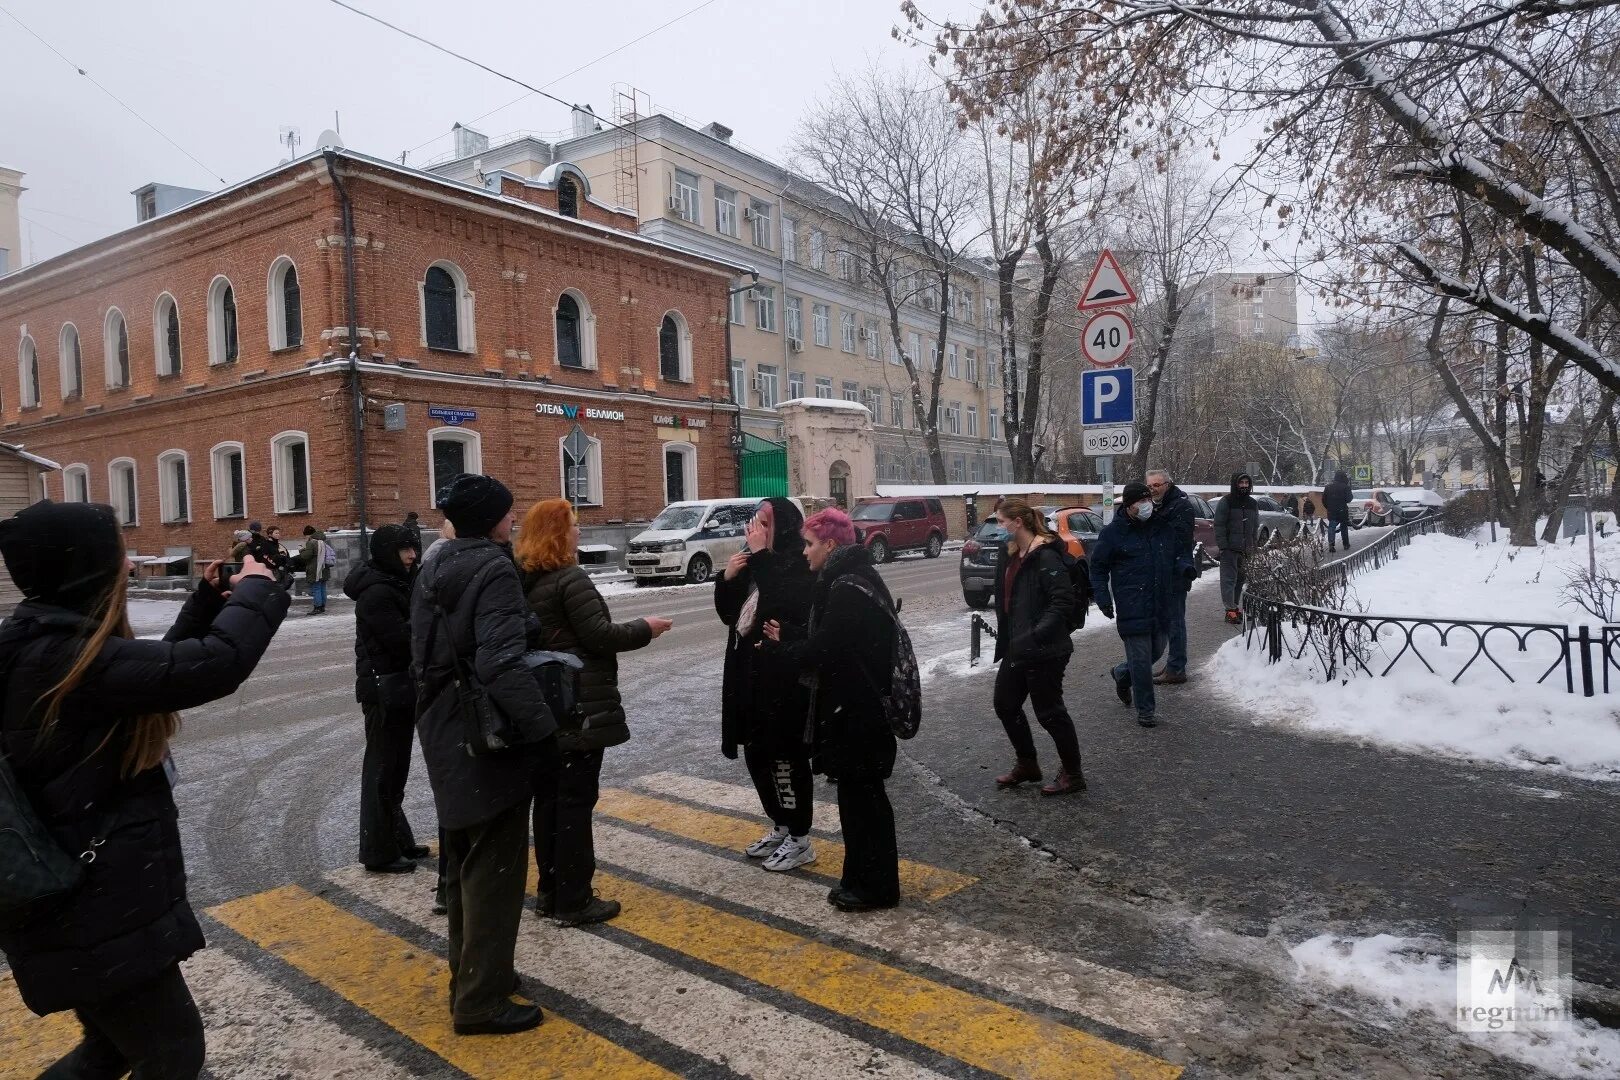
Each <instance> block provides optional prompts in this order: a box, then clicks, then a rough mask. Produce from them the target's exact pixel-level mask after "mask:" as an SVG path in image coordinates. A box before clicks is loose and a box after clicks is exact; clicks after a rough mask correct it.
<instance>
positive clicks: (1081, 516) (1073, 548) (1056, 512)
mask: <svg viewBox="0 0 1620 1080" xmlns="http://www.w3.org/2000/svg"><path fill="white" fill-rule="evenodd" d="M1039 509H1040V511H1041V513H1043V514H1045V515H1046V524H1047V527H1048V528H1050V529H1051V530H1052V531H1053V532H1055V533H1057V534H1058V539H1060V540H1062V541H1063V546H1064V547H1066V548H1068V549H1069V554H1070V555H1073V556H1074V557H1075V558H1077V559H1084V558H1085V557H1086V545H1087V544H1089V543H1091V542H1092V541H1094V540H1096V539H1097V534H1098V533H1100V532H1102V528H1103V519H1102V515H1101V513H1099V512H1098V510H1097V509H1096V508H1094V507H1090V506H1066V507H1063V508H1062V509H1055V508H1053V507H1050V506H1042V507H1040V508H1039Z"/></svg>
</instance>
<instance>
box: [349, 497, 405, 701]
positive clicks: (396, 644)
mask: <svg viewBox="0 0 1620 1080" xmlns="http://www.w3.org/2000/svg"><path fill="white" fill-rule="evenodd" d="M409 546H411V539H410V533H409V531H408V530H407V529H406V528H405V526H403V525H384V526H382V527H381V528H379V529H378V530H377V531H376V532H374V533H372V534H371V559H370V561H368V562H363V563H361V564H360V565H359V566H356V567H355V568H354V569H353V570H350V571H349V576H348V577H347V578H345V579H344V580H343V595H345V596H347V597H348V598H349V599H350V600H353V601H354V628H355V630H354V699H355V700H356V701H358V702H360V703H361V704H363V705H372V704H376V703H377V701H378V695H377V677H378V676H388V675H405V674H408V673H409V671H410V669H411V583H412V581H413V580H414V575H413V573H412V572H411V571H410V570H407V569H405V564H404V563H403V562H402V561H401V560H400V557H399V549H400V548H402V547H409Z"/></svg>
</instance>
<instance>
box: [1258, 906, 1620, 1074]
mask: <svg viewBox="0 0 1620 1080" xmlns="http://www.w3.org/2000/svg"><path fill="white" fill-rule="evenodd" d="M1289 952H1290V954H1291V955H1292V956H1293V958H1294V961H1295V962H1296V963H1297V964H1298V965H1299V976H1300V977H1301V978H1302V979H1304V980H1306V981H1307V982H1312V983H1316V984H1318V985H1321V986H1325V987H1328V988H1331V989H1335V990H1339V989H1349V990H1354V991H1356V992H1357V993H1360V994H1363V995H1365V996H1367V997H1371V998H1373V999H1374V1000H1376V1001H1379V1002H1381V1003H1382V1004H1383V1005H1385V1006H1386V1007H1387V1008H1389V1009H1391V1010H1393V1011H1396V1012H1399V1013H1404V1014H1413V1013H1427V1014H1430V1015H1432V1016H1434V1017H1437V1018H1438V1019H1439V1020H1441V1021H1442V1022H1444V1023H1446V1024H1448V1025H1449V1024H1451V1023H1452V1022H1453V1021H1454V1019H1455V1018H1456V1015H1457V1005H1458V994H1457V967H1456V962H1455V960H1453V959H1452V958H1451V957H1450V956H1449V955H1448V950H1446V949H1445V947H1444V946H1442V945H1440V944H1439V943H1438V942H1434V941H1426V940H1424V939H1422V938H1403V937H1394V936H1392V935H1390V934H1377V935H1374V936H1373V937H1369V938H1350V939H1347V938H1339V937H1335V936H1334V935H1331V934H1322V935H1319V936H1317V937H1314V938H1311V939H1310V940H1309V941H1304V942H1301V943H1300V944H1298V945H1296V946H1294V947H1293V948H1292V949H1291V950H1289ZM1457 1037H1458V1038H1460V1039H1467V1040H1469V1041H1471V1042H1473V1043H1475V1044H1477V1045H1479V1046H1481V1047H1483V1048H1485V1049H1486V1050H1488V1051H1490V1052H1491V1053H1493V1054H1496V1055H1497V1056H1499V1057H1506V1058H1512V1059H1514V1060H1516V1061H1520V1062H1523V1063H1525V1064H1527V1065H1530V1066H1532V1067H1534V1068H1537V1069H1541V1070H1544V1071H1546V1072H1548V1073H1551V1074H1552V1075H1554V1076H1564V1077H1579V1078H1597V1077H1609V1076H1620V1031H1614V1030H1611V1029H1609V1028H1604V1027H1600V1026H1598V1025H1597V1024H1596V1023H1595V1022H1593V1021H1591V1020H1585V1019H1579V1018H1576V1019H1573V1020H1572V1021H1571V1022H1570V1024H1569V1026H1568V1027H1565V1028H1551V1029H1546V1030H1539V1031H1495V1032H1459V1033H1458V1036H1457Z"/></svg>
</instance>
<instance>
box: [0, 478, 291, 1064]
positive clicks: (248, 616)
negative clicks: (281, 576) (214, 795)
mask: <svg viewBox="0 0 1620 1080" xmlns="http://www.w3.org/2000/svg"><path fill="white" fill-rule="evenodd" d="M0 554H3V555H4V557H5V561H6V568H7V570H9V571H10V573H11V577H12V580H13V581H15V582H16V583H17V586H18V587H19V588H20V589H21V590H22V592H23V595H24V596H25V597H26V598H27V599H25V600H24V601H23V602H22V603H21V604H19V605H18V606H17V609H16V610H15V611H14V612H13V613H12V615H11V617H10V618H8V619H7V620H6V621H5V623H4V625H3V626H0V670H3V672H4V678H5V695H4V702H3V709H4V712H3V714H0V752H3V753H4V755H5V757H6V758H7V760H8V761H9V763H10V765H11V768H12V770H13V771H14V772H15V774H16V778H17V782H18V785H19V786H20V788H21V790H22V793H23V795H24V796H25V797H26V798H27V800H28V801H29V803H30V804H31V805H32V806H33V808H34V810H35V812H36V813H37V814H38V815H39V817H40V818H41V820H42V821H43V822H44V824H45V826H46V828H47V829H49V831H50V833H51V835H52V836H53V837H54V838H55V840H56V842H57V843H59V844H60V845H61V846H62V847H63V849H64V850H66V851H68V852H70V853H75V854H77V853H79V852H86V853H93V858H92V857H88V856H87V857H85V858H84V861H85V863H86V864H87V865H86V871H87V873H86V877H85V880H84V881H83V883H82V884H81V885H80V886H79V887H78V888H77V889H76V890H75V891H73V892H72V893H71V894H69V895H68V896H67V897H66V898H65V899H63V900H61V901H60V902H59V903H58V905H57V906H56V907H55V908H54V909H53V910H52V911H51V912H50V913H49V914H46V915H41V916H39V917H36V918H34V919H32V920H30V921H28V922H26V923H25V924H24V925H23V926H21V927H19V928H12V929H8V930H6V931H5V932H3V933H0V950H3V951H4V952H5V956H6V960H7V962H8V963H10V965H11V971H12V974H13V976H14V977H15V978H16V980H17V989H18V991H19V992H20V993H21V994H22V998H23V1001H24V1002H25V1003H26V1004H27V1005H28V1007H29V1008H30V1009H32V1010H33V1011H34V1012H36V1013H39V1014H40V1015H44V1014H46V1013H52V1012H58V1011H61V1010H63V1009H73V1010H74V1012H75V1013H76V1014H77V1015H78V1018H79V1022H80V1024H82V1025H83V1027H84V1040H83V1041H82V1042H81V1043H80V1044H79V1045H78V1046H77V1047H75V1048H74V1049H73V1050H72V1051H70V1052H69V1053H68V1055H67V1056H66V1057H64V1058H63V1059H62V1060H61V1061H59V1062H57V1063H56V1064H55V1065H54V1066H52V1067H51V1068H50V1069H49V1070H47V1071H46V1073H45V1074H44V1075H45V1076H47V1077H51V1078H53V1080H54V1078H68V1077H117V1076H122V1075H124V1073H125V1072H129V1071H133V1073H134V1075H135V1076H136V1077H153V1078H162V1080H178V1078H190V1077H195V1076H196V1075H197V1074H198V1073H199V1072H200V1071H201V1069H202V1063H203V1056H204V1047H203V1027H202V1018H201V1017H200V1016H199V1015H198V1012H197V1006H196V1004H195V1002H193V1001H192V999H191V993H190V991H189V990H188V989H187V988H186V982H185V978H184V977H183V976H182V975H181V973H180V967H179V964H180V961H182V960H184V959H186V957H188V956H190V955H191V954H192V953H194V952H196V951H197V950H198V949H201V948H202V947H203V936H202V930H201V929H200V928H199V927H198V925H197V918H196V916H195V915H194V914H193V913H192V910H191V906H190V904H189V903H188V902H187V900H186V873H185V865H184V861H183V858H182V855H181V849H180V827H179V822H178V814H177V811H176V809H175V803H174V794H173V790H172V785H173V783H174V775H175V773H174V765H173V761H172V759H171V758H170V756H169V740H170V739H171V738H172V737H173V736H174V733H175V732H176V731H177V730H178V728H179V723H180V720H179V715H178V712H179V710H181V709H191V708H196V707H197V706H199V705H204V704H207V703H208V702H210V701H215V700H218V699H219V698H223V697H228V696H229V695H231V694H233V693H235V692H236V689H237V688H238V687H239V686H241V685H242V683H243V682H244V681H245V680H246V679H247V677H248V676H249V675H251V674H252V673H253V669H254V667H255V665H257V664H258V662H259V659H260V657H262V656H263V655H264V652H265V650H266V649H267V648H268V647H269V645H270V639H271V638H272V637H273V636H274V634H275V632H276V628H277V627H278V626H280V625H281V620H282V618H283V617H285V616H286V614H287V605H288V598H287V594H286V592H285V591H283V590H282V589H280V588H278V587H277V586H276V584H275V582H274V580H273V579H272V577H271V575H270V571H269V569H268V568H267V567H265V566H264V565H262V564H261V563H259V562H258V561H257V560H255V559H254V558H253V557H252V556H248V557H247V558H246V559H245V560H244V567H243V570H242V572H241V573H240V574H238V575H237V577H236V579H235V581H234V582H231V583H228V584H229V591H228V592H225V591H221V589H220V588H219V585H218V575H219V566H218V564H217V563H216V564H213V565H210V566H209V567H208V568H207V569H206V570H205V571H204V572H203V579H202V582H201V584H199V585H198V587H197V591H196V592H195V593H193V594H192V595H191V598H190V599H189V600H187V601H186V604H185V606H184V607H183V608H182V609H181V611H180V616H179V618H178V619H176V621H175V623H174V626H173V627H172V628H171V629H170V630H169V632H168V634H167V635H166V636H165V637H164V639H163V640H162V641H148V640H136V639H135V638H134V637H133V635H132V633H131V631H130V626H129V617H128V614H127V611H126V608H125V602H124V597H125V588H126V584H127V581H128V574H127V567H128V563H127V561H126V559H125V557H124V541H123V535H122V531H121V529H120V527H119V525H118V521H117V518H116V517H115V516H114V514H113V511H112V509H111V508H110V507H106V506H95V505H90V504H85V503H65V504H58V503H52V502H49V501H42V502H38V503H35V504H34V505H33V506H30V507H29V508H27V509H26V510H23V511H21V512H20V513H18V514H17V515H15V516H14V517H11V518H9V519H7V520H5V521H3V522H0Z"/></svg>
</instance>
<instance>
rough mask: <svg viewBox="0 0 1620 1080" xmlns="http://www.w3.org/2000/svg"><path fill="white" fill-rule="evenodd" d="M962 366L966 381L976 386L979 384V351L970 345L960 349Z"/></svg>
mask: <svg viewBox="0 0 1620 1080" xmlns="http://www.w3.org/2000/svg"><path fill="white" fill-rule="evenodd" d="M962 368H963V371H964V372H965V374H966V376H967V381H968V382H970V383H972V384H973V385H975V386H977V385H978V384H979V352H978V350H977V349H975V348H973V347H972V346H971V345H969V346H967V347H965V348H964V349H963V350H962Z"/></svg>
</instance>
